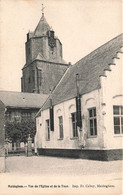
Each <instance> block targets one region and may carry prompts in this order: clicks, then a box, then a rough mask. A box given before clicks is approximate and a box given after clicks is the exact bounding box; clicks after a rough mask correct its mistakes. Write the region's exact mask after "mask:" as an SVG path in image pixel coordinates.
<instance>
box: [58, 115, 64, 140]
mask: <svg viewBox="0 0 123 195" xmlns="http://www.w3.org/2000/svg"><path fill="white" fill-rule="evenodd" d="M60 119H62V121H60ZM58 120H59V139H64V132H63V116H58ZM61 132H62V133H61ZM61 134H62V136H61Z"/></svg>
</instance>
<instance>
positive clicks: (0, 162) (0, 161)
mask: <svg viewBox="0 0 123 195" xmlns="http://www.w3.org/2000/svg"><path fill="white" fill-rule="evenodd" d="M4 111H5V106H4V104H3V103H2V102H1V101H0V172H4V171H5V150H4V141H5V129H4V124H5V120H4Z"/></svg>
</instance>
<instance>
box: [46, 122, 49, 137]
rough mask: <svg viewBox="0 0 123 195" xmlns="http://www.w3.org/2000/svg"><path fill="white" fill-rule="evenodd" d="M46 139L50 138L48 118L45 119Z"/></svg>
mask: <svg viewBox="0 0 123 195" xmlns="http://www.w3.org/2000/svg"><path fill="white" fill-rule="evenodd" d="M46 140H50V120H49V119H48V120H46Z"/></svg>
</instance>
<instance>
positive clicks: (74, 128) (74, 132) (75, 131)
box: [71, 112, 78, 138]
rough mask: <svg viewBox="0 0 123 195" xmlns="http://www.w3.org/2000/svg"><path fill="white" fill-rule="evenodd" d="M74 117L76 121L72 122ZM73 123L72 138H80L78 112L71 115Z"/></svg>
mask: <svg viewBox="0 0 123 195" xmlns="http://www.w3.org/2000/svg"><path fill="white" fill-rule="evenodd" d="M72 115H74V119H75V120H74V121H73V120H72V119H73V117H72ZM71 123H72V138H78V130H77V120H76V112H72V113H71ZM74 125H75V127H74Z"/></svg>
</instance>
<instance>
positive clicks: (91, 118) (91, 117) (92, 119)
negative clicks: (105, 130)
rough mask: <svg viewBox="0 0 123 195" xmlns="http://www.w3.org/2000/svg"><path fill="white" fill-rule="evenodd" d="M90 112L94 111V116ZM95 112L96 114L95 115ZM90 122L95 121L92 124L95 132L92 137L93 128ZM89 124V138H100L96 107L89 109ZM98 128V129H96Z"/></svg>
mask: <svg viewBox="0 0 123 195" xmlns="http://www.w3.org/2000/svg"><path fill="white" fill-rule="evenodd" d="M90 110H92V116H90ZM94 110H95V114H94ZM90 121H93V122H92V125H93V126H92V131H93V134H92V135H91V126H90ZM95 121H96V123H95ZM88 124H89V132H88V134H89V137H91V138H92V137H94V138H95V137H97V136H98V133H97V110H96V107H91V108H88ZM95 127H96V128H95Z"/></svg>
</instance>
